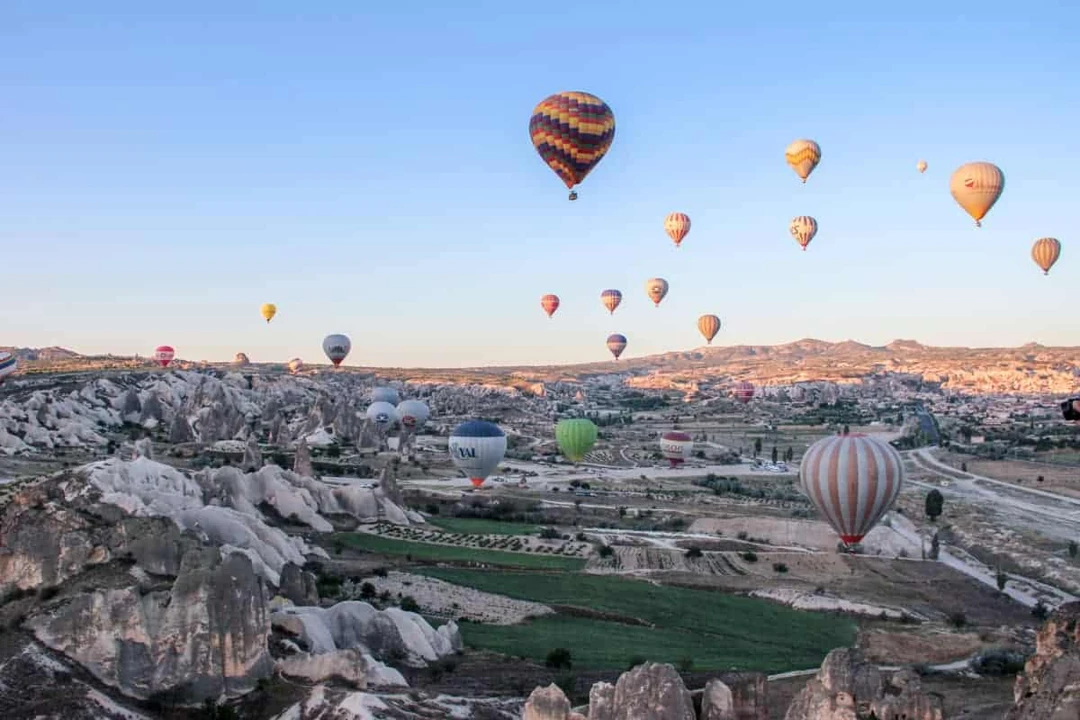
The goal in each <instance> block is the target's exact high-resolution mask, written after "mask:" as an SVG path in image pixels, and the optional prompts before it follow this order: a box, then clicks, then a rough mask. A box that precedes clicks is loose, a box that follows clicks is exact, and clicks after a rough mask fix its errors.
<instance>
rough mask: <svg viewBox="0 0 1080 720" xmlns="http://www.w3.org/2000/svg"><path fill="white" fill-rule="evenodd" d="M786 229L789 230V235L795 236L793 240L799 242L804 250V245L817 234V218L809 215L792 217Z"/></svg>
mask: <svg viewBox="0 0 1080 720" xmlns="http://www.w3.org/2000/svg"><path fill="white" fill-rule="evenodd" d="M788 230H789V231H790V232H791V237H793V238H795V242H797V243H799V245H800V246H801V247H802V249H803V250H806V246H807V245H809V244H810V241H811V240H813V239H814V236H815V235H817V220H815V219H814V218H812V217H810V216H809V215H800V216H798V217H797V218H792V220H791V224H790V225H789V226H788Z"/></svg>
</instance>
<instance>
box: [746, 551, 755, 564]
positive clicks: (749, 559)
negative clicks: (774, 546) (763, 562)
mask: <svg viewBox="0 0 1080 720" xmlns="http://www.w3.org/2000/svg"><path fill="white" fill-rule="evenodd" d="M742 559H743V560H745V561H746V562H752V563H754V562H757V553H756V552H754V551H753V550H747V551H746V552H744V553H743V554H742Z"/></svg>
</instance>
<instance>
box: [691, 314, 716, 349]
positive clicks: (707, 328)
mask: <svg viewBox="0 0 1080 720" xmlns="http://www.w3.org/2000/svg"><path fill="white" fill-rule="evenodd" d="M697 329H698V332H700V333H701V334H702V335H704V336H705V342H707V343H709V344H710V345H712V340H713V338H714V337H716V333H718V332H720V318H718V317H716V316H715V315H702V316H701V317H699V318H698V319H697Z"/></svg>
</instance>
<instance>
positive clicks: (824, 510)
mask: <svg viewBox="0 0 1080 720" xmlns="http://www.w3.org/2000/svg"><path fill="white" fill-rule="evenodd" d="M799 484H800V485H801V486H802V491H803V493H805V494H806V496H807V497H808V498H810V502H812V503H814V506H815V507H816V508H817V509H818V512H820V513H821V514H822V516H823V517H824V518H825V520H826V521H827V522H828V523H829V524H830V525H832V526H833V529H834V530H836V532H837V534H839V535H840V539H841V540H842V541H843V542H844V544H845V545H854V544H855V543H857V542H859V541H860V540H862V539H863V538H864V537H865V536H866V534H867V533H868V532H870V530H871V529H872V528H873V527H874V526H875V525H877V523H878V520H880V519H881V517H882V516H883V515H884V514H885V513H886V511H888V509H889V507H890V506H892V504H893V501H895V500H896V496H897V495H899V494H900V488H901V486H902V485H903V484H904V461H903V460H902V459H901V458H900V453H898V452H897V451H896V449H895V448H893V446H892V445H889V444H888V443H887V442H884V441H882V440H878V439H877V438H875V437H871V436H869V435H863V434H862V433H851V434H850V435H833V436H831V437H827V438H822V439H821V440H818V441H817V442H816V443H814V444H813V445H811V446H810V449H809V450H807V451H806V454H805V455H803V459H802V465H801V466H800V467H799Z"/></svg>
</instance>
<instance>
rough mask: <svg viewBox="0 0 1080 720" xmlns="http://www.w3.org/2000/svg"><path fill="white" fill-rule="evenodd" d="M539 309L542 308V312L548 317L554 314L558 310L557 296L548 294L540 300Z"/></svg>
mask: <svg viewBox="0 0 1080 720" xmlns="http://www.w3.org/2000/svg"><path fill="white" fill-rule="evenodd" d="M540 307H542V308H544V312H546V313H547V316H548V317H551V316H552V315H554V314H555V311H556V310H558V309H559V296H558V295H552V294H551V293H548V294H547V295H544V296H543V297H542V298H540Z"/></svg>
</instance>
